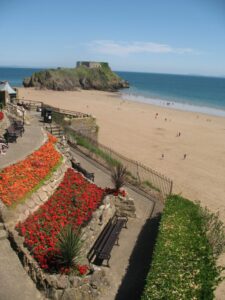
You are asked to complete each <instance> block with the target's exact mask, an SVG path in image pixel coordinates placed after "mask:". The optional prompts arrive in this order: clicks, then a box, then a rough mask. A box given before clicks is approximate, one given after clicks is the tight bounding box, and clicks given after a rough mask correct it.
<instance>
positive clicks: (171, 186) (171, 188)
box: [170, 181, 173, 195]
mask: <svg viewBox="0 0 225 300" xmlns="http://www.w3.org/2000/svg"><path fill="white" fill-rule="evenodd" d="M172 191H173V181H171V184H170V195H171V194H172Z"/></svg>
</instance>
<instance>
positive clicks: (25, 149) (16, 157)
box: [0, 113, 44, 169]
mask: <svg viewBox="0 0 225 300" xmlns="http://www.w3.org/2000/svg"><path fill="white" fill-rule="evenodd" d="M32 114H36V113H32ZM24 128H25V132H24V134H23V136H22V137H18V139H17V142H16V143H9V148H8V149H7V152H6V154H5V155H0V169H1V168H4V167H6V166H8V165H11V164H13V163H16V162H17V161H20V160H23V159H24V158H26V156H27V155H29V154H31V153H32V152H34V150H36V149H38V148H39V147H40V146H41V145H42V144H43V142H44V135H43V130H42V128H41V123H40V122H39V120H38V118H36V117H35V116H31V124H30V125H25V127H24Z"/></svg>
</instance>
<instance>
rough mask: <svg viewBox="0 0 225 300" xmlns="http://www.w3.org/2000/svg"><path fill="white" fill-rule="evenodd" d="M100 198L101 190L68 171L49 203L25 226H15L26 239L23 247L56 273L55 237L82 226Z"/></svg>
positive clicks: (41, 265) (26, 222)
mask: <svg viewBox="0 0 225 300" xmlns="http://www.w3.org/2000/svg"><path fill="white" fill-rule="evenodd" d="M103 195H104V190H103V189H101V188H99V187H97V186H96V185H95V184H93V183H90V182H88V181H86V180H85V179H84V177H83V176H82V175H81V174H80V173H77V172H75V171H74V170H73V169H68V170H67V172H66V173H65V176H64V179H63V181H62V182H61V184H60V185H59V187H58V188H57V190H56V191H55V193H54V194H53V195H52V196H51V197H50V198H49V200H48V201H47V202H46V203H45V204H44V205H42V206H41V207H40V208H39V210H37V211H36V212H35V213H34V214H33V215H31V216H29V217H28V219H27V220H26V221H25V222H24V223H19V224H18V225H17V226H16V228H17V230H18V231H19V233H20V234H21V235H22V236H24V238H25V241H24V243H25V246H26V247H27V248H28V249H30V251H31V254H32V256H33V257H34V258H35V259H36V260H37V261H38V263H39V265H40V267H41V268H42V269H45V270H47V271H49V272H52V271H53V272H55V271H59V267H60V266H59V265H58V263H57V259H56V257H57V255H58V254H59V250H58V249H57V242H58V238H57V237H58V234H59V233H60V232H61V230H62V229H63V228H65V227H66V226H67V225H71V226H72V227H73V228H74V229H77V228H78V227H80V226H84V225H85V224H86V223H87V222H88V221H89V220H90V218H91V216H92V213H93V211H95V210H96V209H97V208H98V206H99V205H100V204H101V202H102V198H103ZM78 271H79V268H78Z"/></svg>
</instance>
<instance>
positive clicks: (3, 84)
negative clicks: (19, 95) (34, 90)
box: [0, 81, 16, 94]
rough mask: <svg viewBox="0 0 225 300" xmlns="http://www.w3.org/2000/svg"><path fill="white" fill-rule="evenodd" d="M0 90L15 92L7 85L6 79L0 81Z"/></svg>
mask: <svg viewBox="0 0 225 300" xmlns="http://www.w3.org/2000/svg"><path fill="white" fill-rule="evenodd" d="M0 91H7V92H8V93H9V94H16V91H15V90H14V89H13V88H12V87H11V86H10V85H9V83H8V81H0Z"/></svg>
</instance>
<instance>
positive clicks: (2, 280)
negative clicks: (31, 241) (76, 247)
mask: <svg viewBox="0 0 225 300" xmlns="http://www.w3.org/2000/svg"><path fill="white" fill-rule="evenodd" d="M43 142H44V135H43V131H42V129H41V124H40V123H39V121H38V119H37V118H36V117H34V118H32V119H31V124H30V125H27V126H25V133H24V134H23V136H22V137H19V138H18V139H17V143H10V144H9V149H8V150H7V153H6V155H0V169H1V168H4V167H6V166H8V165H11V164H13V163H16V162H18V161H20V160H23V159H24V158H25V157H26V156H27V155H29V154H31V153H32V152H33V151H34V150H36V149H38V148H39V147H40V146H41V145H42V144H43ZM0 225H1V226H0V300H40V299H44V298H43V296H42V295H41V294H40V292H39V291H38V290H37V288H36V286H35V284H34V282H33V281H32V279H31V278H30V277H29V275H28V274H27V273H26V271H25V270H24V268H23V266H22V264H21V262H20V260H19V258H18V256H17V254H16V253H15V252H14V250H13V249H12V248H11V245H10V243H9V240H8V239H7V233H6V231H5V230H4V226H3V224H1V223H0Z"/></svg>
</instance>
